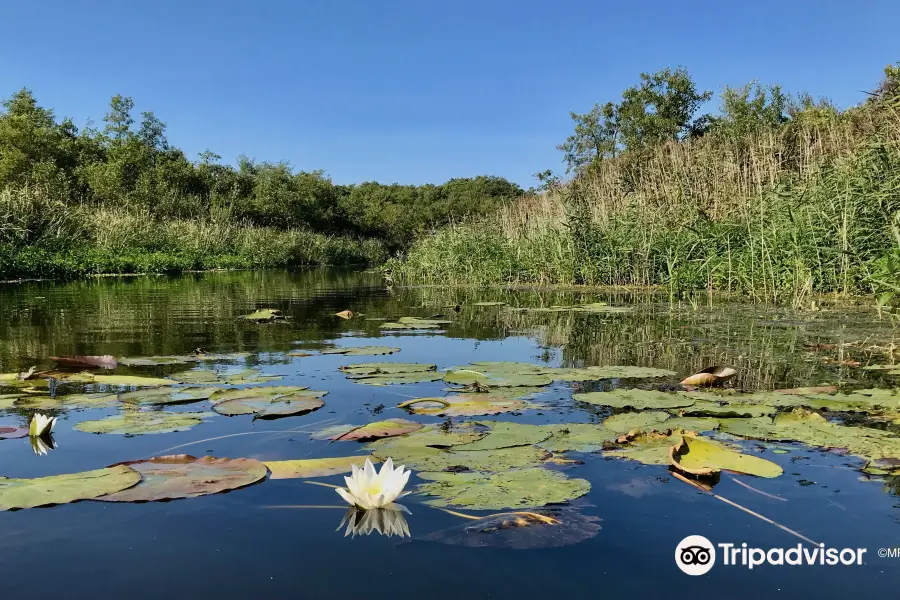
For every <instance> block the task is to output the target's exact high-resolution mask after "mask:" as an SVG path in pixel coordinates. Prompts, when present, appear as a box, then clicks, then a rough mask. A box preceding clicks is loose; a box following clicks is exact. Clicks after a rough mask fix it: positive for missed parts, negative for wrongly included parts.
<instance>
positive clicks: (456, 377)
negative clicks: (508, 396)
mask: <svg viewBox="0 0 900 600" xmlns="http://www.w3.org/2000/svg"><path fill="white" fill-rule="evenodd" d="M469 367H472V368H469ZM469 367H460V368H455V369H448V370H447V372H446V373H444V381H445V382H447V383H452V384H456V385H476V384H477V385H480V386H484V387H540V386H545V385H550V384H551V383H553V379H551V378H550V377H548V376H547V375H544V374H542V373H536V372H528V371H522V372H513V371H507V370H501V369H492V370H488V369H484V368H483V367H478V366H477V365H470V366H469Z"/></svg>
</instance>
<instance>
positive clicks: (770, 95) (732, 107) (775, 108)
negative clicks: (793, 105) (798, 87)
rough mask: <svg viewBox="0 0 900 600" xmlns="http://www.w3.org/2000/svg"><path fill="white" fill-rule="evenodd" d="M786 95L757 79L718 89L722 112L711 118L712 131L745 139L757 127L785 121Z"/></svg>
mask: <svg viewBox="0 0 900 600" xmlns="http://www.w3.org/2000/svg"><path fill="white" fill-rule="evenodd" d="M787 109H788V96H787V95H786V94H784V93H783V92H782V91H781V87H780V86H777V85H773V86H769V87H763V86H761V85H760V84H759V82H757V81H752V82H750V83H748V84H747V85H745V86H742V87H737V88H733V87H730V86H725V89H724V90H723V91H722V114H721V116H717V117H713V119H712V124H711V128H712V130H713V131H715V132H717V133H719V134H720V135H724V136H727V137H730V138H733V139H745V138H747V137H748V136H749V135H751V134H752V133H753V132H755V131H757V130H759V129H765V128H775V127H778V126H780V125H782V124H783V123H785V122H786V121H787V120H788V117H787Z"/></svg>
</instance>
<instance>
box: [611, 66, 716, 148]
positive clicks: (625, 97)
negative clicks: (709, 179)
mask: <svg viewBox="0 0 900 600" xmlns="http://www.w3.org/2000/svg"><path fill="white" fill-rule="evenodd" d="M711 97H712V92H698V91H697V86H696V84H695V83H694V81H693V80H692V79H691V77H690V75H689V74H688V72H687V70H686V69H684V67H678V68H677V69H675V70H674V71H672V70H671V69H668V68H667V69H664V70H662V71H657V72H656V73H652V74H648V73H641V83H640V84H639V85H637V86H633V87H630V88H628V89H626V90H625V91H624V92H623V93H622V102H621V104H619V108H618V111H617V112H618V124H619V131H620V134H621V138H622V142H623V144H624V146H625V147H626V148H627V149H628V150H640V149H642V148H647V147H651V146H654V145H656V144H659V143H662V142H667V141H671V140H679V139H683V138H684V137H687V136H688V135H690V134H692V133H693V134H694V135H696V134H697V133H698V132H701V131H702V128H701V127H698V124H697V123H696V122H695V121H694V114H695V113H696V112H697V109H698V108H700V106H701V105H702V104H703V103H704V102H706V101H707V100H709V99H710V98H711ZM701 119H702V117H701ZM698 121H699V120H698Z"/></svg>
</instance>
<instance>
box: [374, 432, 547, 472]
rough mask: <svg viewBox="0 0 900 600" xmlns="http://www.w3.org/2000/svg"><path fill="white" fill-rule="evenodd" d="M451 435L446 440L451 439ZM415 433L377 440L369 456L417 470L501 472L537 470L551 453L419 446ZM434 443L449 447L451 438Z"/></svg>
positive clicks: (517, 448) (533, 449) (524, 448)
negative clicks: (529, 468) (530, 468)
mask: <svg viewBox="0 0 900 600" xmlns="http://www.w3.org/2000/svg"><path fill="white" fill-rule="evenodd" d="M452 436H453V434H452V433H451V434H450V435H449V436H448V437H452ZM415 437H416V434H415V433H414V434H411V435H409V436H400V437H395V438H390V439H387V440H378V441H376V442H373V443H371V444H368V445H367V446H366V448H367V449H369V450H371V452H372V454H373V455H375V456H377V457H379V458H382V459H385V460H386V459H387V458H389V457H390V458H393V459H394V462H395V463H396V464H402V465H405V466H406V467H409V468H410V469H414V470H416V471H480V472H495V473H498V472H502V471H508V470H510V469H517V468H523V467H536V466H540V465H541V464H543V462H544V461H545V460H547V459H548V458H550V454H549V453H548V452H547V451H546V450H543V449H541V448H537V447H535V446H514V447H512V448H501V449H497V450H457V449H456V447H455V446H451V447H450V448H441V447H432V446H426V445H423V444H421V442H422V441H424V440H416V439H415ZM429 437H430V438H431V441H432V442H433V443H434V444H435V445H438V444H449V443H451V442H453V440H452V439H440V438H438V439H435V437H434V436H433V435H432V436H429Z"/></svg>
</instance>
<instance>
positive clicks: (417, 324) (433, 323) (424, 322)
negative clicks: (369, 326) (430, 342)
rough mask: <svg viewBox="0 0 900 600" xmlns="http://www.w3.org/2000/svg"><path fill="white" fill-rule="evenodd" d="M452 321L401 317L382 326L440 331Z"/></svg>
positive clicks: (384, 327)
mask: <svg viewBox="0 0 900 600" xmlns="http://www.w3.org/2000/svg"><path fill="white" fill-rule="evenodd" d="M450 323H452V321H447V320H445V319H420V318H418V317H400V318H399V319H397V321H396V322H387V323H382V324H381V325H380V327H381V329H412V330H416V329H440V328H441V327H443V326H444V325H449V324H450Z"/></svg>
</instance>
